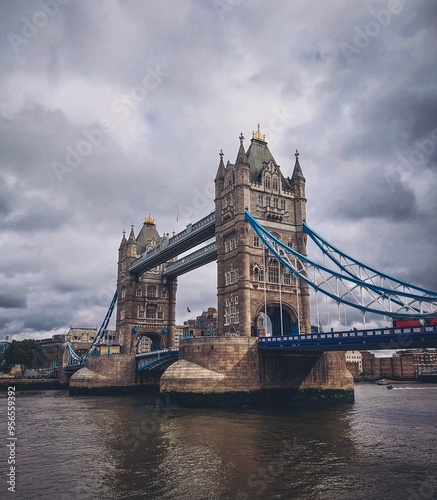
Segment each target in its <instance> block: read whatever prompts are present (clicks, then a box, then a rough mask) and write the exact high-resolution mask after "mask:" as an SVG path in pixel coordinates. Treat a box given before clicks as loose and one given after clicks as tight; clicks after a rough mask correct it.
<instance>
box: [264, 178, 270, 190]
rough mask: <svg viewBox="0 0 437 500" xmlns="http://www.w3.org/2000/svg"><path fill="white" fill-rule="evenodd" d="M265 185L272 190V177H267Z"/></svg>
mask: <svg viewBox="0 0 437 500" xmlns="http://www.w3.org/2000/svg"><path fill="white" fill-rule="evenodd" d="M265 185H266V188H270V177H266V181H265Z"/></svg>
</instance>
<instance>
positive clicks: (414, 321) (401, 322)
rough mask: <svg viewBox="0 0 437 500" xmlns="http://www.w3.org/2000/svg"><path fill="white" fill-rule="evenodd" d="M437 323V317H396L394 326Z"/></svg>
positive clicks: (402, 326) (405, 326)
mask: <svg viewBox="0 0 437 500" xmlns="http://www.w3.org/2000/svg"><path fill="white" fill-rule="evenodd" d="M422 325H437V318H430V319H394V320H393V326H396V327H399V328H408V327H410V326H422Z"/></svg>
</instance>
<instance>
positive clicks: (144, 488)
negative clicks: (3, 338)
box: [0, 384, 437, 500]
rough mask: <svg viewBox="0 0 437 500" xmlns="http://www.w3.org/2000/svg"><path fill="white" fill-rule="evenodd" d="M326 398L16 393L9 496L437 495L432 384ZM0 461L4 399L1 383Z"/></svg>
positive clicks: (2, 492) (436, 407) (436, 402)
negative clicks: (282, 403) (208, 402)
mask: <svg viewBox="0 0 437 500" xmlns="http://www.w3.org/2000/svg"><path fill="white" fill-rule="evenodd" d="M355 396H356V402H355V403H354V404H342V405H337V406H332V407H329V408H306V409H304V408H300V409H294V410H290V409H288V410H278V409H274V408H266V409H264V410H253V409H249V408H241V409H238V410H235V409H232V410H224V409H187V408H177V407H174V406H172V405H171V401H165V400H158V399H157V396H156V395H143V396H125V397H121V396H120V397H105V396H99V397H78V396H74V397H73V396H69V395H68V393H66V392H64V391H45V392H18V393H17V417H18V420H17V431H18V433H17V437H18V448H17V487H16V490H17V492H16V493H15V494H13V493H10V494H9V493H8V492H7V490H6V486H7V485H6V473H3V474H2V478H1V483H0V497H1V498H15V499H29V500H33V499H49V500H50V499H60V500H67V499H68V500H73V499H164V500H168V499H193V500H201V499H202V500H203V499H211V500H215V499H238V500H245V499H294V498H296V499H303V500H307V499H335V500H336V499H348V500H349V499H396V500H398V499H415V500H416V499H418V500H420V499H425V498H426V499H428V498H437V468H436V464H437V386H436V385H422V384H416V385H413V384H412V385H397V386H395V389H393V390H391V391H390V390H387V389H386V387H385V386H377V385H371V384H361V385H357V386H356V390H355ZM0 408H1V411H2V415H3V416H2V421H1V422H0V435H1V436H3V443H4V446H3V447H2V452H1V454H0V467H1V470H2V471H5V470H6V460H7V453H8V452H7V448H6V426H5V423H6V411H5V408H6V405H5V394H4V393H2V394H0Z"/></svg>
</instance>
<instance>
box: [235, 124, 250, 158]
mask: <svg viewBox="0 0 437 500" xmlns="http://www.w3.org/2000/svg"><path fill="white" fill-rule="evenodd" d="M239 139H240V148H239V150H238V154H237V159H236V160H235V165H236V166H237V165H249V162H248V160H247V155H246V151H245V150H244V146H243V141H244V135H243V132H241V134H240V137H239Z"/></svg>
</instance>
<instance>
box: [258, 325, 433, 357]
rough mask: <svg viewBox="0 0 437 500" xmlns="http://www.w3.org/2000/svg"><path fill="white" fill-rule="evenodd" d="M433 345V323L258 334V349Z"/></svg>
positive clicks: (377, 348) (387, 347)
mask: <svg viewBox="0 0 437 500" xmlns="http://www.w3.org/2000/svg"><path fill="white" fill-rule="evenodd" d="M417 347H437V325H426V326H415V327H403V328H395V327H394V328H373V329H369V330H345V331H339V332H326V333H307V334H305V333H304V334H300V335H289V334H284V335H283V336H274V337H260V338H259V339H258V348H259V349H261V350H270V349H275V350H276V349H282V350H287V349H290V350H311V351H329V350H331V351H351V350H359V349H360V350H372V351H374V350H380V349H408V348H417Z"/></svg>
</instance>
